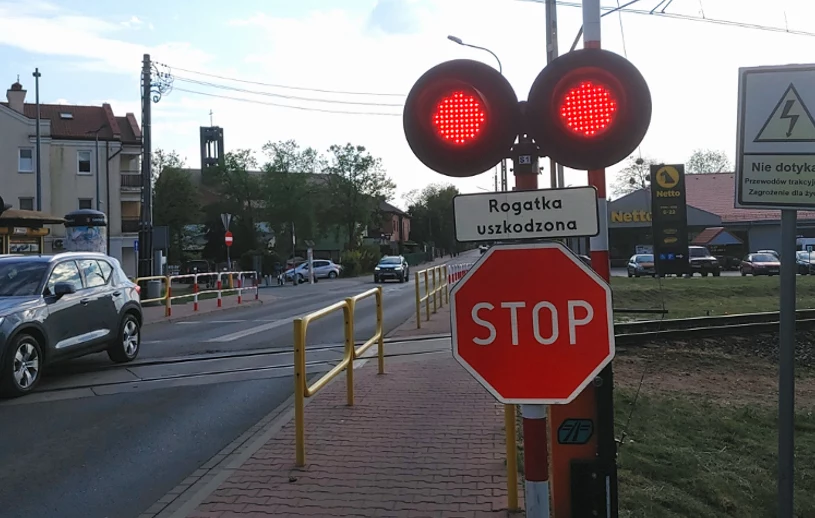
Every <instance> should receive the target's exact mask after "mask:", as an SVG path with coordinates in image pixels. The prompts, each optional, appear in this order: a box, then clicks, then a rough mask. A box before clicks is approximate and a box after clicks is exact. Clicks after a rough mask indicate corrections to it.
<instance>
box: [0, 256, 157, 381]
mask: <svg viewBox="0 0 815 518" xmlns="http://www.w3.org/2000/svg"><path fill="white" fill-rule="evenodd" d="M141 324H142V308H141V303H140V300H139V287H138V286H137V285H136V284H134V283H133V282H131V281H130V280H129V279H128V278H127V275H125V273H124V271H122V267H121V265H120V264H119V261H117V260H116V259H114V258H112V257H108V256H107V255H104V254H99V253H85V252H70V253H63V254H57V255H53V256H18V255H10V256H2V257H0V395H2V396H5V397H16V396H21V395H24V394H27V393H29V392H31V391H32V390H33V389H34V388H35V387H36V386H37V383H39V381H40V378H41V375H42V371H43V368H44V367H46V366H47V365H49V364H51V363H54V362H56V361H59V360H67V359H70V358H76V357H78V356H84V355H86V354H91V353H97V352H101V351H107V353H108V356H109V357H110V359H111V360H113V361H114V362H117V363H124V362H129V361H132V360H134V359H135V358H136V356H138V354H139V346H140V345H141Z"/></svg>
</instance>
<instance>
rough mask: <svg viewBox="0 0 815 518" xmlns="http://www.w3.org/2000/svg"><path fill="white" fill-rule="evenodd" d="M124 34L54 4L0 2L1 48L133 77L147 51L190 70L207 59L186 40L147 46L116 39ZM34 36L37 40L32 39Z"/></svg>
mask: <svg viewBox="0 0 815 518" xmlns="http://www.w3.org/2000/svg"><path fill="white" fill-rule="evenodd" d="M40 8H41V9H42V10H38V9H40ZM134 20H138V18H136V17H135V16H134V17H133V18H131V20H130V22H133V21H134ZM139 23H141V21H140V20H139ZM126 30H127V29H126V27H123V26H122V25H121V24H119V23H114V22H112V21H108V20H105V19H102V18H99V17H96V16H89V15H85V14H80V13H76V12H73V11H69V10H67V9H63V8H60V7H57V6H55V5H53V4H47V3H40V2H29V1H28V0H19V1H7V2H3V3H0V45H8V46H10V47H15V48H19V49H22V50H25V51H27V52H32V53H35V54H44V55H53V56H64V57H69V58H81V59H83V60H85V63H84V65H85V66H84V68H85V70H95V71H99V72H102V71H104V72H107V73H110V72H118V73H133V71H134V69H135V70H136V71H137V72H136V73H138V67H139V63H141V60H142V56H143V55H144V54H145V53H149V54H151V55H155V56H161V57H162V59H164V60H167V61H172V62H179V63H185V64H187V65H189V66H190V67H204V66H206V65H207V63H208V62H209V61H210V59H211V56H209V55H208V54H207V53H205V52H203V51H201V50H198V49H195V48H193V47H192V46H191V45H190V44H189V43H185V42H166V43H163V44H161V45H158V46H154V47H149V46H146V45H140V44H136V43H130V42H127V41H124V40H122V39H117V37H118V38H122V37H124V33H123V32H122V31H126ZM32 34H37V35H41V36H40V37H36V38H32V37H31V35H32Z"/></svg>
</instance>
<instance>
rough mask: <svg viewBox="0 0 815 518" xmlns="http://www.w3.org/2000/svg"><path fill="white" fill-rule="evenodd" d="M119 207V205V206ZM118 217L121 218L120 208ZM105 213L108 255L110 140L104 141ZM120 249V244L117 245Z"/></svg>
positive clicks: (108, 252) (108, 250)
mask: <svg viewBox="0 0 815 518" xmlns="http://www.w3.org/2000/svg"><path fill="white" fill-rule="evenodd" d="M120 207H121V206H120ZM119 211H120V217H119V219H120V220H121V219H122V218H121V208H120V209H119ZM105 214H107V220H108V232H107V244H106V245H105V246H106V247H107V248H106V249H105V250H106V251H107V254H108V255H110V141H109V140H106V141H105ZM120 243H121V241H120ZM119 249H120V250H121V245H120V246H119ZM123 255H124V254H119V258H122V256H123Z"/></svg>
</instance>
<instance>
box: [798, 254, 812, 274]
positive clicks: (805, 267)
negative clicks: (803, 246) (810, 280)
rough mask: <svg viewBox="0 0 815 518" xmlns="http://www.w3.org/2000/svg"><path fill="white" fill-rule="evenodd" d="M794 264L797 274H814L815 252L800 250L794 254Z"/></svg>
mask: <svg viewBox="0 0 815 518" xmlns="http://www.w3.org/2000/svg"><path fill="white" fill-rule="evenodd" d="M795 263H796V264H797V265H798V273H799V274H801V275H809V274H810V273H815V252H807V251H806V250H802V251H799V252H795Z"/></svg>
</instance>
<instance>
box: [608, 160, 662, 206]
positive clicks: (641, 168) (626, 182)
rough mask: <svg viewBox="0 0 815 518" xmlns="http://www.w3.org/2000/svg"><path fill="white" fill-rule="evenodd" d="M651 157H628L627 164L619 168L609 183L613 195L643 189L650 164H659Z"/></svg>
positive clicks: (646, 182) (620, 195)
mask: <svg viewBox="0 0 815 518" xmlns="http://www.w3.org/2000/svg"><path fill="white" fill-rule="evenodd" d="M660 163H662V162H659V161H657V160H654V159H652V158H634V157H633V156H631V157H628V165H626V166H625V167H624V168H623V169H621V170H620V171H619V172H618V173H617V176H616V178H615V179H614V181H613V182H612V184H611V190H612V192H613V193H614V195H615V196H617V197H618V198H619V197H622V196H625V195H626V194H629V193H632V192H634V191H638V190H640V189H645V188H646V187H647V186H648V184H649V176H650V174H651V165H655V164H660Z"/></svg>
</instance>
